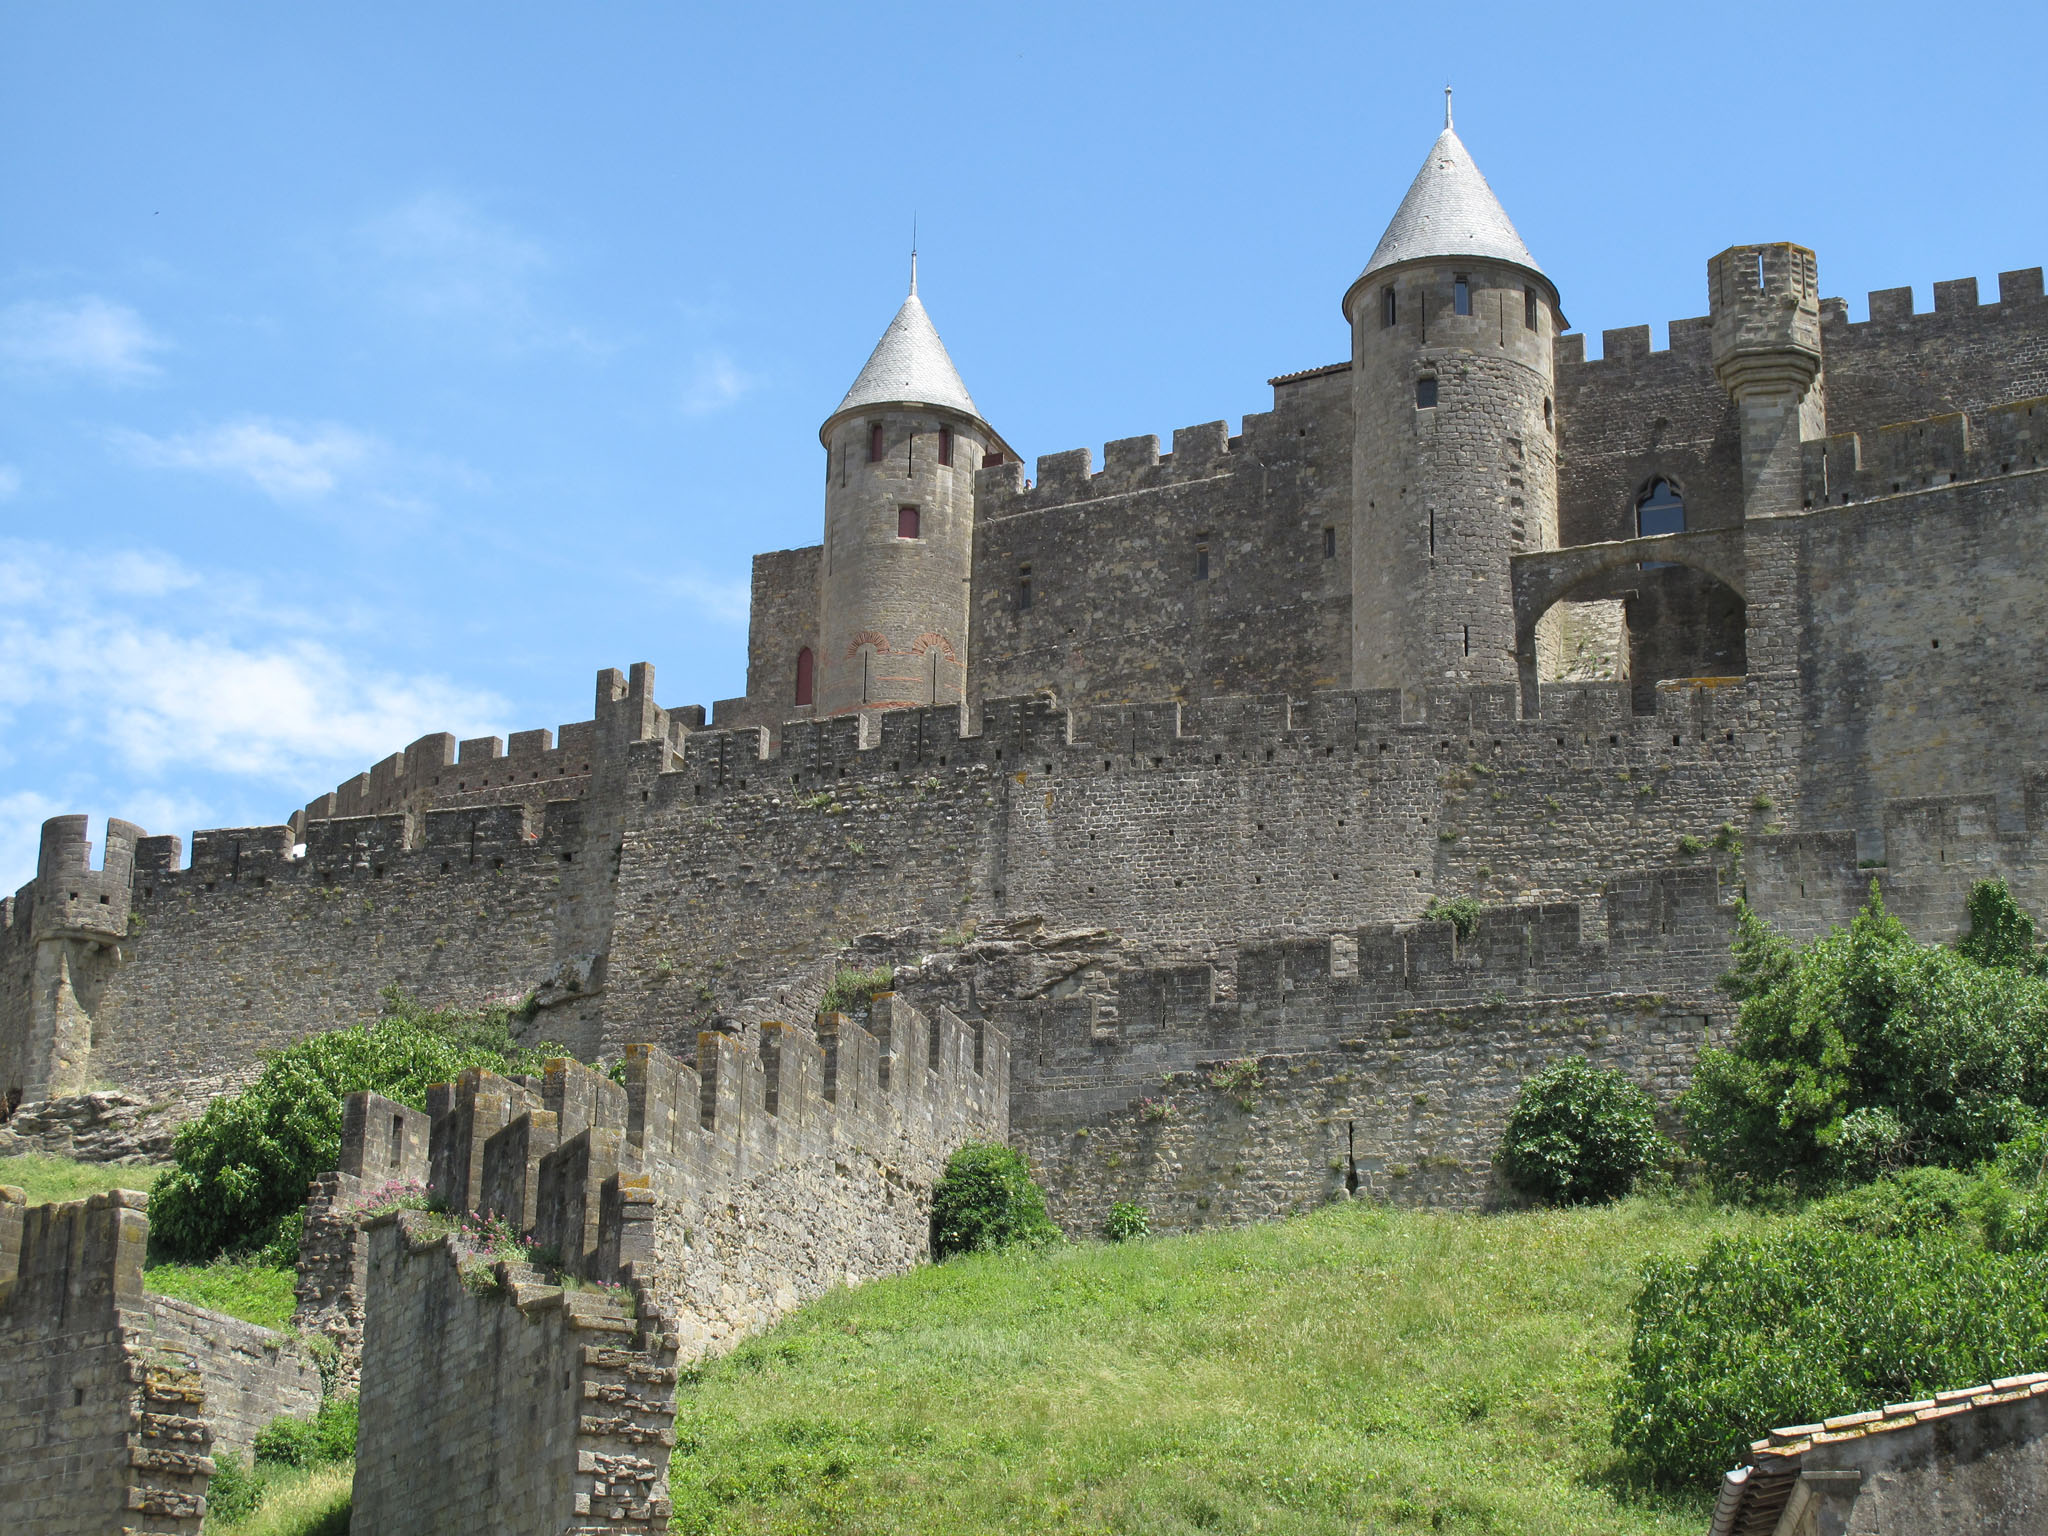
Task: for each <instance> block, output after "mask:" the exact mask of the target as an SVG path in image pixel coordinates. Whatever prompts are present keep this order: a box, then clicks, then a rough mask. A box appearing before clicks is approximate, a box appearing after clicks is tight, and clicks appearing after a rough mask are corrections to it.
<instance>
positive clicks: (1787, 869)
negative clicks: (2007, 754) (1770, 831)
mask: <svg viewBox="0 0 2048 1536" xmlns="http://www.w3.org/2000/svg"><path fill="white" fill-rule="evenodd" d="M2001 801H2004V802H2005V803H2006V805H2007V809H2006V810H2005V811H2004V812H2001ZM2014 809H2016V810H2017V812H2018V815H2017V818H2013V819H2009V818H2011V817H2012V811H2013V810H2014ZM1878 831H1879V836H1878V838H1876V839H1875V840H1873V839H1871V838H1869V837H1867V836H1865V837H1859V836H1858V834H1857V833H1855V832H1853V831H1847V830H1842V831H1815V832H1794V833H1779V834H1774V835H1763V836H1759V837H1757V838H1755V839H1754V840H1753V841H1752V842H1751V843H1750V844H1749V846H1748V847H1747V848H1746V849H1745V850H1744V855H1743V879H1744V883H1745V884H1746V885H1747V887H1748V891H1749V898H1750V901H1751V903H1752V904H1753V905H1755V906H1756V908H1757V910H1758V911H1760V912H1762V913H1763V914H1764V915H1765V916H1767V917H1769V918H1770V919H1771V920H1772V921H1773V922H1775V923H1777V924H1779V926H1781V927H1783V928H1785V929H1786V930H1787V931H1788V932H1790V933H1792V934H1794V935H1795V936H1797V937H1800V938H1807V937H1810V936H1811V935H1813V934H1815V933H1818V932H1820V931H1821V930H1822V929H1824V928H1826V927H1827V926H1828V925H1829V924H1831V923H1846V922H1848V921H1849V919H1850V918H1852V917H1853V916H1855V914H1856V912H1857V910H1858V909H1859V908H1860V907H1861V906H1862V905H1863V904H1864V902H1866V901H1867V900H1869V897H1870V887H1871V884H1872V882H1873V881H1874V882H1876V884H1877V888H1878V891H1879V893H1880V894H1881V895H1882V896H1883V897H1884V900H1885V905H1886V906H1887V907H1888V908H1890V909H1891V910H1892V911H1893V912H1894V913H1895V914H1896V915H1898V916H1899V917H1900V918H1902V919H1903V920H1904V921H1905V922H1906V923H1907V924H1908V926H1910V927H1911V928H1912V930H1913V932H1914V934H1915V935H1916V936H1918V937H1919V938H1921V939H1923V940H1946V939H1950V938H1953V937H1954V936H1955V935H1956V934H1957V933H1958V932H1959V931H1960V930H1961V928H1962V927H1963V926H1964V924H1965V916H1964V902H1965V901H1966V899H1967V898H1968V896H1969V893H1970V889H1971V887H1972V886H1974V885H1975V884H1976V883H1977V882H1978V881H1980V880H1991V879H1998V880H2003V881H2004V882H2005V883H2006V884H2007V886H2008V887H2010V888H2011V890H2012V892H2013V895H2014V897H2015V899H2017V900H2018V901H2019V902H2020V904H2021V905H2022V906H2024V907H2027V908H2028V909H2029V910H2031V911H2039V910H2041V908H2042V906H2043V904H2044V901H2048V766H2043V767H2035V768H2032V769H2030V770H2029V771H2028V773H2027V775H2026V777H2025V779H2024V780H2023V781H2022V783H2021V784H2020V785H2019V786H2018V787H2017V793H2016V794H2014V793H2011V792H2008V793H2006V794H2004V795H2000V794H1994V793H1982V794H1970V795H1927V796H1920V797H1917V798H1914V799H1908V800H1894V801H1890V802H1888V803H1887V804H1886V805H1885V806H1884V807H1883V813H1882V822H1881V826H1880V828H1879V829H1878Z"/></svg>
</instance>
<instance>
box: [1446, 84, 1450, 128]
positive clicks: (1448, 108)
mask: <svg viewBox="0 0 2048 1536" xmlns="http://www.w3.org/2000/svg"><path fill="white" fill-rule="evenodd" d="M1444 126H1445V127H1446V128H1448V127H1450V126H1451V83H1450V81H1448V80H1446V81H1445V82H1444Z"/></svg>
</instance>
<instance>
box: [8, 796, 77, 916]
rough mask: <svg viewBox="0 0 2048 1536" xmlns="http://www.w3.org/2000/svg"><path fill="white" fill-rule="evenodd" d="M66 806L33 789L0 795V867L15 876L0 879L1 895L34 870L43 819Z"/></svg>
mask: <svg viewBox="0 0 2048 1536" xmlns="http://www.w3.org/2000/svg"><path fill="white" fill-rule="evenodd" d="M64 811H65V807H63V806H62V805H59V804H58V803H57V802H56V801H55V800H52V799H51V798H50V797H49V796H48V795H42V794H38V793H36V791H34V790H32V789H24V790H17V791H15V792H14V793H13V794H11V795H0V871H12V872H13V875H14V877H13V878H11V879H5V880H4V883H0V896H12V895H13V894H14V893H15V891H16V890H18V889H19V888H20V887H21V886H22V885H24V884H26V883H27V882H28V880H29V878H30V877H31V876H32V875H34V874H35V872H36V856H37V855H38V854H39V853H40V852H41V850H42V835H43V823H44V822H45V821H47V820H49V819H50V818H51V817H52V816H62V815H63V814H64Z"/></svg>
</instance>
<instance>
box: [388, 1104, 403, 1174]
mask: <svg viewBox="0 0 2048 1536" xmlns="http://www.w3.org/2000/svg"><path fill="white" fill-rule="evenodd" d="M404 1160H405V1116H403V1115H393V1116H392V1117H391V1166H392V1167H393V1168H396V1167H397V1166H398V1165H399V1164H400V1163H401V1162H403V1161H404Z"/></svg>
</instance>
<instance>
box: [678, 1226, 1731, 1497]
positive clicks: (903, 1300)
mask: <svg viewBox="0 0 2048 1536" xmlns="http://www.w3.org/2000/svg"><path fill="white" fill-rule="evenodd" d="M1762 1219H1763V1218H1759V1217H1755V1216H1751V1215H1744V1214H1730V1213H1725V1212H1720V1211H1717V1210H1715V1209H1713V1208H1712V1207H1707V1206H1702V1205H1672V1204H1667V1203H1657V1202H1650V1201H1641V1200H1635V1201H1629V1202H1625V1203H1623V1204H1621V1205H1619V1206H1613V1207H1607V1208H1604V1209H1598V1210H1585V1211H1572V1212H1547V1213H1529V1214H1522V1215H1505V1216H1486V1217H1479V1216H1457V1215H1444V1214H1437V1213H1429V1212H1395V1211H1387V1210H1383V1209H1377V1208H1372V1207H1364V1206H1341V1207H1333V1208H1331V1209H1328V1210H1325V1211H1323V1212H1321V1213H1318V1214H1316V1215H1312V1216H1308V1217H1304V1218H1301V1219H1298V1220H1294V1221H1288V1222H1280V1223H1273V1224H1269V1225H1265V1226H1259V1227H1253V1228H1248V1229H1245V1230H1242V1231H1234V1232H1221V1233H1212V1234H1206V1235H1202V1236H1195V1237H1186V1238H1173V1239H1163V1240H1157V1241H1150V1242H1140V1243H1134V1244H1129V1245H1124V1246H1121V1247H1111V1246H1102V1245H1090V1246H1085V1247H1080V1248H1073V1249H1065V1250H1059V1251H1054V1252H1051V1253H1045V1254H1036V1255H1034V1254H1015V1253H1012V1254H998V1255H990V1256H981V1257H975V1258H968V1259H959V1260H954V1261H952V1262H950V1263H946V1264H942V1265H937V1266H933V1267H928V1268H924V1269H920V1270H918V1271H916V1272H915V1273H913V1274H910V1275H906V1276H903V1277H901V1278H899V1279H895V1280H889V1281H884V1282H881V1283H878V1284H875V1285H871V1286H868V1287H866V1288H864V1289H861V1290H858V1291H852V1292H842V1293H838V1294H835V1295H832V1296H829V1297H827V1298H825V1299H824V1300H822V1301H820V1302H818V1303H816V1304H815V1305H813V1306H811V1307H808V1308H806V1309H805V1310H804V1311H802V1312H801V1313H799V1314H798V1315H797V1316H795V1317H794V1318H792V1319H790V1320H789V1321H788V1322H786V1323H785V1324H784V1325H783V1326H782V1327H780V1328H778V1329H776V1330H775V1331H774V1332H772V1333H770V1334H767V1335H765V1336H764V1337H762V1338H759V1339H756V1340H753V1341H751V1342H749V1343H747V1344H745V1345H743V1346H742V1347H741V1348H740V1349H739V1350H737V1351H736V1352H735V1353H734V1354H732V1355H731V1356H729V1357H727V1358H725V1359H723V1360H721V1361H718V1362H716V1363H715V1364H713V1365H711V1366H709V1367H707V1368H706V1369H705V1370H704V1371H703V1373H702V1375H701V1379H699V1380H698V1381H696V1382H694V1383H692V1384H688V1385H686V1386H685V1387H684V1388H683V1391H682V1400H681V1412H680V1415H679V1417H678V1421H677V1432H678V1449H677V1452H676V1455H675V1459H674V1463H673V1476H672V1494H673V1497H674V1500H675V1504H676V1510H677V1520H676V1527H677V1529H678V1530H682V1531H688V1532H713V1531H715V1532H718V1533H721V1536H722V1533H727V1532H778V1533H791V1536H794V1533H799V1532H802V1533H823V1532H832V1533H842V1532H843V1533H856V1532H858V1533H866V1532H875V1533H881V1532H892V1533H893V1532H902V1533H920V1532H922V1533H932V1536H938V1533H948V1536H950V1533H956V1532H957V1533H967V1532H985V1531H1007V1530H1017V1531H1024V1530H1030V1531H1034V1532H1074V1533H1081V1532H1131V1533H1168V1532H1183V1531H1187V1532H1194V1531H1219V1532H1240V1531H1242V1532H1251V1531H1257V1532H1261V1533H1275V1536H1280V1533H1289V1536H1291V1533H1301V1536H1311V1533H1314V1536H1321V1533H1330V1536H1336V1533H1340V1532H1341V1533H1351V1532H1356V1531H1360V1530H1367V1531H1389V1532H1392V1531H1418V1532H1420V1531H1429V1532H1438V1531H1473V1532H1478V1531H1484V1532H1501V1533H1509V1532H1527V1533H1530V1536H1536V1533H1543V1536H1558V1533H1563V1532H1589V1533H1590V1532H1603V1533H1604V1532H1614V1533H1621V1532H1631V1533H1633V1532H1642V1533H1651V1532H1656V1533H1663V1532H1671V1533H1678V1532H1684V1533H1686V1536H1697V1533H1698V1531H1699V1530H1700V1529H1701V1528H1702V1526H1703V1524H1704V1522H1705V1518H1706V1511H1707V1508H1708V1503H1709V1497H1710V1493H1711V1490H1709V1489H1704V1488H1703V1489H1700V1490H1698V1492H1697V1494H1696V1495H1693V1496H1689V1497H1687V1498H1682V1499H1676V1500H1674V1499H1671V1498H1668V1497H1664V1498H1658V1497H1650V1496H1644V1495H1639V1494H1637V1493H1635V1492H1633V1491H1632V1490H1631V1489H1630V1488H1629V1487H1628V1486H1627V1481H1626V1479H1625V1478H1624V1477H1623V1476H1621V1474H1620V1469H1619V1468H1618V1466H1617V1463H1616V1459H1615V1455H1614V1453H1613V1452H1612V1451H1611V1450H1610V1449H1609V1448H1608V1416H1609V1405H1608V1393H1609V1390H1610V1388H1611V1386H1612V1384H1613V1381H1614V1377H1615V1373H1616V1368H1617V1362H1618V1361H1619V1359H1620V1356H1621V1352H1622V1350H1623V1348H1624V1346H1625V1343H1626V1329H1627V1304H1628V1301H1629V1298H1630V1297H1631V1296H1632V1294H1633V1293H1634V1290H1635V1285H1636V1275H1637V1270H1638V1268H1639V1266H1640V1264H1641V1262H1642V1260H1643V1259H1644V1258H1645V1257H1647V1256H1649V1255H1651V1254H1659V1253H1663V1254H1689V1253H1692V1252H1696V1251H1697V1250H1699V1249H1700V1248H1702V1247H1703V1246H1704V1245H1705V1244H1706V1243H1707V1241H1708V1240H1709V1239H1710V1238H1711V1237H1712V1236H1713V1235H1715V1234H1716V1233H1720V1232H1729V1231H1737V1230H1744V1229H1749V1228H1753V1227H1754V1226H1756V1225H1757V1224H1758V1222H1759V1221H1761V1220H1762Z"/></svg>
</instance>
